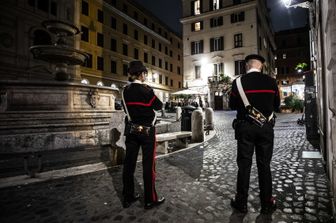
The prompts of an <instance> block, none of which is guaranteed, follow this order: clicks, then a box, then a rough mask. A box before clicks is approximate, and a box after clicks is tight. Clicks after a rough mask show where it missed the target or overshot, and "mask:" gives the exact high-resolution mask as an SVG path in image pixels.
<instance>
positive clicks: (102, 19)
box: [97, 9, 104, 23]
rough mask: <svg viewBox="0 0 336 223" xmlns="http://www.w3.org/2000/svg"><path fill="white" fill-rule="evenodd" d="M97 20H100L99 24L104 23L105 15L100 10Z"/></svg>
mask: <svg viewBox="0 0 336 223" xmlns="http://www.w3.org/2000/svg"><path fill="white" fill-rule="evenodd" d="M97 20H98V22H101V23H103V22H104V13H103V11H102V10H100V9H98V11H97Z"/></svg>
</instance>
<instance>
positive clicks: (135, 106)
mask: <svg viewBox="0 0 336 223" xmlns="http://www.w3.org/2000/svg"><path fill="white" fill-rule="evenodd" d="M124 100H125V103H126V105H127V109H128V113H129V115H130V116H131V119H132V122H133V123H136V124H140V125H144V126H152V122H153V120H154V118H155V112H154V110H161V109H162V102H161V101H160V99H159V98H157V97H156V95H155V94H154V91H153V89H152V88H151V87H149V86H148V85H146V84H140V83H131V84H129V85H127V86H125V88H124ZM153 109H154V110H153Z"/></svg>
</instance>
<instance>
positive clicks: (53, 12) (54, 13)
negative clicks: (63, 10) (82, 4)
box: [50, 2, 57, 16]
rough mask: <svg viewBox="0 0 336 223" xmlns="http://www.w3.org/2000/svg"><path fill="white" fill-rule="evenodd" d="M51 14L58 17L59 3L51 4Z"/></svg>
mask: <svg viewBox="0 0 336 223" xmlns="http://www.w3.org/2000/svg"><path fill="white" fill-rule="evenodd" d="M50 13H51V14H52V15H54V16H57V3H56V2H50Z"/></svg>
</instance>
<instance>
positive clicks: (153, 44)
mask: <svg viewBox="0 0 336 223" xmlns="http://www.w3.org/2000/svg"><path fill="white" fill-rule="evenodd" d="M152 48H154V49H155V40H153V39H152Z"/></svg>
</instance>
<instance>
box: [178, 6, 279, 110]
mask: <svg viewBox="0 0 336 223" xmlns="http://www.w3.org/2000/svg"><path fill="white" fill-rule="evenodd" d="M182 2H183V18H182V19H181V22H182V24H183V45H184V48H183V57H184V86H185V87H188V88H191V89H195V90H198V91H199V92H200V94H202V95H205V97H204V99H205V100H208V101H209V102H210V106H211V107H213V108H215V109H219V110H220V109H225V108H226V106H227V97H226V96H225V90H226V87H227V85H226V84H225V81H223V83H221V80H223V79H224V80H227V77H230V79H231V80H232V79H234V78H235V77H237V76H238V75H241V74H243V73H244V72H245V63H244V58H245V56H247V55H248V54H251V53H257V54H260V55H262V56H263V57H265V59H266V66H265V70H264V72H265V73H268V74H273V73H274V67H275V66H274V59H273V58H274V50H275V44H274V39H273V33H272V30H271V25H270V20H269V15H268V10H267V8H266V1H263V0H260V1H259V0H258V1H257V0H238V1H237V0H232V1H223V0H211V1H204V0H183V1H182ZM209 80H210V81H209ZM208 83H210V85H208Z"/></svg>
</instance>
